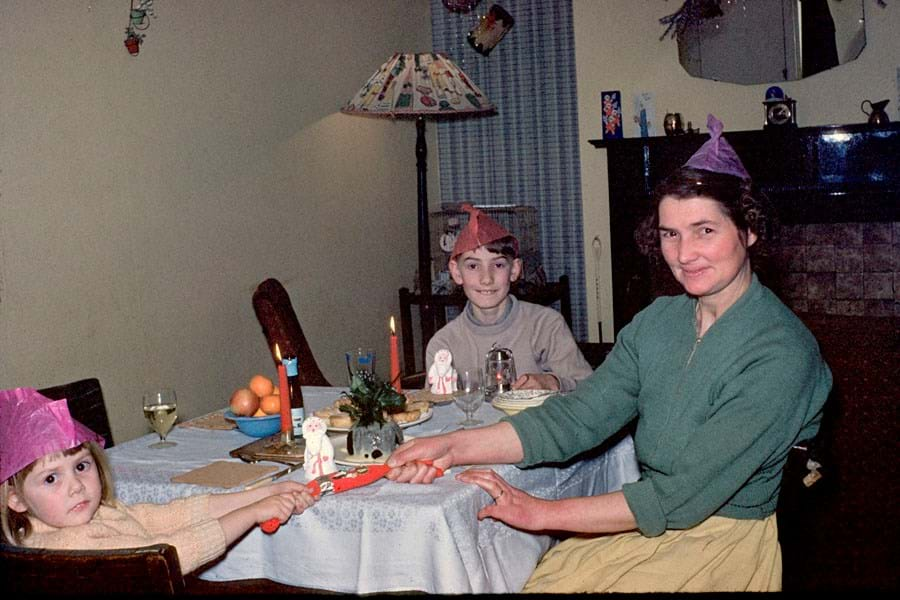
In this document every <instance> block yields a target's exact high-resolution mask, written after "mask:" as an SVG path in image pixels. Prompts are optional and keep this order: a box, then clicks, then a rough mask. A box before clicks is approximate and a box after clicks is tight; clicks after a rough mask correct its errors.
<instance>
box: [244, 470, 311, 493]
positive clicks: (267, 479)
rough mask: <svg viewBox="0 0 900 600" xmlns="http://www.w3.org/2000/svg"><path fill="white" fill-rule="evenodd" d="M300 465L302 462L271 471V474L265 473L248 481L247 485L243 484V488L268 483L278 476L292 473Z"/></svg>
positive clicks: (249, 488)
mask: <svg viewBox="0 0 900 600" xmlns="http://www.w3.org/2000/svg"><path fill="white" fill-rule="evenodd" d="M302 466H303V463H297V464H294V465H288V466H287V468H284V469H282V470H280V471H276V472H275V473H272V474H271V475H266V476H265V477H260V478H259V479H257V480H256V481H251V482H250V483H248V484H247V485H245V486H244V489H245V490H252V489H254V488H258V487H259V486H261V485H263V484H264V483H269V482H270V481H275V480H276V479H278V478H279V477H284V476H285V475H287V474H288V473H293V472H294V471H296V470H297V469H299V468H300V467H302Z"/></svg>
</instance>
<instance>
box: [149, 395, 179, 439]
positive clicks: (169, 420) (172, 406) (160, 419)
mask: <svg viewBox="0 0 900 600" xmlns="http://www.w3.org/2000/svg"><path fill="white" fill-rule="evenodd" d="M142 404H143V407H144V417H146V418H147V421H148V422H149V423H150V428H151V429H153V431H155V432H156V433H157V434H158V435H159V441H158V442H156V443H155V444H150V446H149V447H150V448H171V447H172V446H175V445H176V444H175V442H167V441H166V436H167V435H169V432H170V431H171V430H172V427H173V426H174V425H175V421H176V420H177V419H178V404H177V402H176V400H175V390H172V389H168V388H164V389H160V390H154V391H152V392H148V393H146V394H144V399H143V403H142Z"/></svg>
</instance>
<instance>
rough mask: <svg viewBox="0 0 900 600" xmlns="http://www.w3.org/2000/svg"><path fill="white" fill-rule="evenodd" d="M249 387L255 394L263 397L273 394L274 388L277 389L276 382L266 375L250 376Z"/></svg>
mask: <svg viewBox="0 0 900 600" xmlns="http://www.w3.org/2000/svg"><path fill="white" fill-rule="evenodd" d="M247 387H249V388H250V389H251V390H253V393H254V394H256V395H257V396H259V397H260V398H262V397H263V396H269V395H271V394H272V390H274V389H275V384H274V383H272V380H271V379H269V378H268V377H266V376H265V375H254V376H253V377H251V378H250V385H248V386H247Z"/></svg>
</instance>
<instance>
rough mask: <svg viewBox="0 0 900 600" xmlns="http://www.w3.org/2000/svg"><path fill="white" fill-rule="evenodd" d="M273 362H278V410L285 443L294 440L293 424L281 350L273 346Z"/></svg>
mask: <svg viewBox="0 0 900 600" xmlns="http://www.w3.org/2000/svg"><path fill="white" fill-rule="evenodd" d="M275 360H277V361H278V391H279V398H278V409H279V413H280V414H281V433H282V434H283V436H284V438H285V441H291V440H293V439H294V424H293V423H292V422H291V398H290V394H289V392H288V383H287V369H286V368H285V366H284V363H283V362H282V361H281V350H279V349H278V344H275Z"/></svg>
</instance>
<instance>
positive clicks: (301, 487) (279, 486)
mask: <svg viewBox="0 0 900 600" xmlns="http://www.w3.org/2000/svg"><path fill="white" fill-rule="evenodd" d="M265 489H267V490H269V495H275V494H290V493H295V494H299V493H301V492H304V491H309V488H307V487H306V484H304V483H300V482H299V481H294V480H293V479H282V480H281V481H276V482H274V483H270V484H269V485H267V486H266V487H265Z"/></svg>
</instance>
